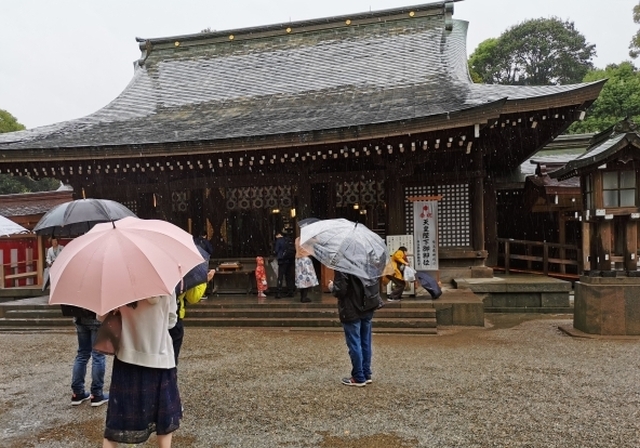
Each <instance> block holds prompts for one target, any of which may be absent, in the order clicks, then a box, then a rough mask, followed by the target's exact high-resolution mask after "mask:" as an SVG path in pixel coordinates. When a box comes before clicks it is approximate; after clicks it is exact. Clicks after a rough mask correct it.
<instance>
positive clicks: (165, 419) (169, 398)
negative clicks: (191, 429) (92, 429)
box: [104, 358, 182, 444]
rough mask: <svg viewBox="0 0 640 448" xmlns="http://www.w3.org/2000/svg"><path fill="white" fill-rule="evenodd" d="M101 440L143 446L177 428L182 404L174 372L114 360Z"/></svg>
mask: <svg viewBox="0 0 640 448" xmlns="http://www.w3.org/2000/svg"><path fill="white" fill-rule="evenodd" d="M107 406H108V407H107V423H106V428H105V430H104V437H105V438H106V439H108V440H111V441H113V442H118V443H131V444H133V443H142V442H145V441H146V440H147V439H148V438H149V436H150V435H151V434H152V433H154V432H155V433H156V434H158V435H164V434H169V433H172V432H173V431H175V430H176V429H178V428H179V427H180V419H181V418H182V404H181V402H180V393H179V392H178V376H177V370H176V369H175V368H173V369H153V368H150V367H142V366H137V365H134V364H128V363H126V362H123V361H120V360H119V359H118V358H114V360H113V373H112V374H111V386H110V388H109V402H108V405H107Z"/></svg>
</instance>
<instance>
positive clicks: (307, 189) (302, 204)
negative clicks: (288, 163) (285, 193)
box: [295, 168, 311, 227]
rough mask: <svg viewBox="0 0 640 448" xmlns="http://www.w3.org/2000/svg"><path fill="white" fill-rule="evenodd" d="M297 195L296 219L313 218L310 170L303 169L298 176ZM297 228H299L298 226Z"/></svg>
mask: <svg viewBox="0 0 640 448" xmlns="http://www.w3.org/2000/svg"><path fill="white" fill-rule="evenodd" d="M296 191H297V194H296V200H295V204H296V218H297V219H298V220H300V219H304V218H310V217H311V182H310V180H309V170H308V169H306V168H301V169H300V172H299V176H298V186H297V189H296ZM296 227H297V226H296Z"/></svg>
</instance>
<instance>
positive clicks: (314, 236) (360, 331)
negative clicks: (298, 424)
mask: <svg viewBox="0 0 640 448" xmlns="http://www.w3.org/2000/svg"><path fill="white" fill-rule="evenodd" d="M298 225H299V226H300V240H299V243H300V246H301V247H302V248H303V249H305V250H306V251H308V252H309V253H310V254H311V255H312V256H313V257H315V258H316V259H317V260H318V261H319V262H320V263H322V264H323V265H325V266H327V267H328V268H331V269H333V270H334V272H335V276H334V280H333V281H332V282H329V289H330V290H331V292H332V293H333V295H334V296H335V297H336V298H337V299H338V312H339V316H340V323H342V328H343V330H344V335H345V339H346V342H347V347H348V348H349V357H350V358H351V377H349V378H343V379H342V384H344V385H346V386H358V387H362V386H365V385H367V384H371V383H372V379H371V355H372V347H371V320H372V318H373V313H374V312H375V310H377V309H378V308H380V307H382V306H383V305H384V304H383V302H382V298H381V297H380V277H381V276H382V272H383V271H384V267H385V265H386V263H387V259H388V258H389V252H388V251H387V246H386V244H385V243H384V241H383V240H382V238H380V236H379V235H377V234H375V233H374V232H372V231H371V230H370V229H368V228H367V227H366V226H364V225H362V224H360V223H357V222H352V221H349V220H347V219H343V218H337V219H325V220H319V219H315V218H307V219H303V220H301V221H300V222H299V223H298Z"/></svg>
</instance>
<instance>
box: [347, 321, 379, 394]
mask: <svg viewBox="0 0 640 448" xmlns="http://www.w3.org/2000/svg"><path fill="white" fill-rule="evenodd" d="M372 318H373V311H371V312H370V313H367V314H365V315H363V316H362V317H361V318H360V319H358V320H354V321H351V322H343V323H342V328H343V329H344V336H345V339H346V341H347V347H348V348H349V357H350V358H351V377H352V378H353V379H354V380H356V381H357V382H358V383H364V382H365V381H366V380H367V378H371V352H372V350H371V319H372Z"/></svg>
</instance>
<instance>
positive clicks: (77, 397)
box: [71, 392, 91, 406]
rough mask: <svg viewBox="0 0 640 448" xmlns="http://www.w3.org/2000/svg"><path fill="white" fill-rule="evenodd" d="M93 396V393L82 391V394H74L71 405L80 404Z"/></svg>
mask: <svg viewBox="0 0 640 448" xmlns="http://www.w3.org/2000/svg"><path fill="white" fill-rule="evenodd" d="M89 398H91V395H89V393H87V392H82V393H81V394H73V395H71V406H78V405H80V404H82V403H84V402H85V401H87V400H88V399H89Z"/></svg>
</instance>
